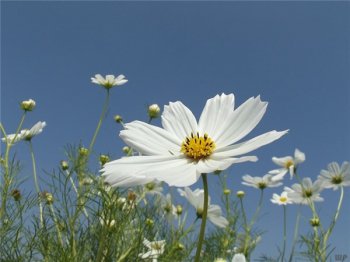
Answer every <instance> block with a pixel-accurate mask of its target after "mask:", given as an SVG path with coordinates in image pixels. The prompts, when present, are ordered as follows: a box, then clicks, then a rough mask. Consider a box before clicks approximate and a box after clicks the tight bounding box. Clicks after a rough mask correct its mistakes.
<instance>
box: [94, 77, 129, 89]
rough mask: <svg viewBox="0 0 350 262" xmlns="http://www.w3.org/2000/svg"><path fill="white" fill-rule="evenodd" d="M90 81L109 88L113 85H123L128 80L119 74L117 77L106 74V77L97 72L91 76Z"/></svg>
mask: <svg viewBox="0 0 350 262" xmlns="http://www.w3.org/2000/svg"><path fill="white" fill-rule="evenodd" d="M91 82H92V83H94V84H97V85H100V86H103V87H105V88H106V89H110V88H112V87H113V86H121V85H124V84H125V83H126V82H128V80H127V79H125V76H124V75H119V76H117V77H115V76H114V75H106V77H103V76H101V75H100V74H97V75H95V77H91Z"/></svg>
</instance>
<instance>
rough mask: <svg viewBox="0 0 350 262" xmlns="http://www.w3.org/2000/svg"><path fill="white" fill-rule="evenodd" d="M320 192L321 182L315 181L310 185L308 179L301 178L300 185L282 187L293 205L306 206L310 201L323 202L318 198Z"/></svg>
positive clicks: (310, 181) (310, 182)
mask: <svg viewBox="0 0 350 262" xmlns="http://www.w3.org/2000/svg"><path fill="white" fill-rule="evenodd" d="M322 190H323V187H322V182H321V181H319V180H316V181H315V182H314V183H312V180H311V178H309V177H305V178H303V180H302V182H301V184H294V185H292V188H289V187H284V191H287V196H288V198H289V199H290V200H291V201H292V202H293V203H296V204H304V205H308V204H309V203H310V201H313V202H320V201H323V198H322V197H320V192H321V191H322Z"/></svg>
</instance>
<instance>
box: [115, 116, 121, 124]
mask: <svg viewBox="0 0 350 262" xmlns="http://www.w3.org/2000/svg"><path fill="white" fill-rule="evenodd" d="M114 121H115V122H117V123H122V122H123V118H122V117H121V116H120V115H115V116H114Z"/></svg>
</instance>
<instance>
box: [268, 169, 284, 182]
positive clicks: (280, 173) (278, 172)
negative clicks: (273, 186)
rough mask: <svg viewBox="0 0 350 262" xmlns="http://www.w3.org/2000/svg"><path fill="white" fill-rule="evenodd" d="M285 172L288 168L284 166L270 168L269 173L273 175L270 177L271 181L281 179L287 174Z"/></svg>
mask: <svg viewBox="0 0 350 262" xmlns="http://www.w3.org/2000/svg"><path fill="white" fill-rule="evenodd" d="M287 172H288V170H287V169H285V168H281V169H275V170H271V171H270V172H269V173H270V174H273V175H274V176H273V177H272V178H271V181H274V182H275V181H279V180H282V179H283V177H284V176H285V175H286V174H287Z"/></svg>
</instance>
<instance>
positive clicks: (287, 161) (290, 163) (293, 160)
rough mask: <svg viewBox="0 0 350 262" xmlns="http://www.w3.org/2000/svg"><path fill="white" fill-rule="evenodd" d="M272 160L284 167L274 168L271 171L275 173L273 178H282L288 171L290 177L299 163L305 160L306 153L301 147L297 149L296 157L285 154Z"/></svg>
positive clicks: (272, 173) (275, 179)
mask: <svg viewBox="0 0 350 262" xmlns="http://www.w3.org/2000/svg"><path fill="white" fill-rule="evenodd" d="M272 161H273V162H274V163H275V164H276V165H278V166H281V167H282V168H279V169H274V170H271V171H270V172H269V174H271V175H274V177H273V178H272V180H274V181H277V180H281V179H282V178H283V177H284V176H285V175H286V174H287V173H288V172H289V174H290V178H292V177H293V176H294V173H295V171H296V169H297V167H298V165H299V164H301V163H303V162H304V161H305V154H304V153H303V152H301V151H300V150H299V149H295V151H294V157H292V156H285V157H273V158H272Z"/></svg>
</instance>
